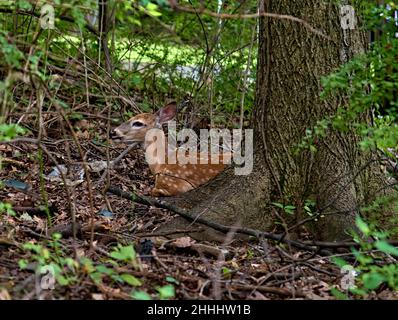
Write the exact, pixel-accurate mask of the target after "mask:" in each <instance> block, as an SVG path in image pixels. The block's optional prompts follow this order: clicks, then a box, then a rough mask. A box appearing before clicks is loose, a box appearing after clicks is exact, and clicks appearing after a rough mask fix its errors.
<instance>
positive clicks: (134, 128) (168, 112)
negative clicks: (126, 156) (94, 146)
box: [111, 102, 177, 143]
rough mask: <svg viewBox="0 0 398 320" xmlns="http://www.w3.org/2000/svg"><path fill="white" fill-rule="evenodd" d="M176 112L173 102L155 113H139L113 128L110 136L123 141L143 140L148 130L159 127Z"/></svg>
mask: <svg viewBox="0 0 398 320" xmlns="http://www.w3.org/2000/svg"><path fill="white" fill-rule="evenodd" d="M176 113H177V104H176V103H175V102H171V103H169V104H167V105H166V106H164V107H163V108H161V109H160V110H159V111H158V112H156V113H155V114H153V113H140V114H138V115H136V116H134V117H132V118H131V119H129V120H128V121H126V122H124V123H122V124H121V125H120V126H118V127H117V128H115V129H114V130H113V131H112V132H111V138H112V139H113V140H115V141H120V142H125V143H134V142H138V143H141V142H144V141H145V135H146V134H147V132H148V131H149V130H151V129H154V128H161V126H162V124H163V123H166V122H168V121H170V120H172V119H173V118H174V117H175V115H176Z"/></svg>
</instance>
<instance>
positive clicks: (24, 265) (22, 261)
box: [18, 259, 29, 270]
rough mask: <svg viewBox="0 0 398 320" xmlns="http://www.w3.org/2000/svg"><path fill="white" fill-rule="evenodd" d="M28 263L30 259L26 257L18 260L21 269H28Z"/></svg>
mask: <svg viewBox="0 0 398 320" xmlns="http://www.w3.org/2000/svg"><path fill="white" fill-rule="evenodd" d="M28 264H29V262H28V260H26V259H20V260H19V261H18V265H19V268H20V269H22V270H23V269H26V268H27V266H28Z"/></svg>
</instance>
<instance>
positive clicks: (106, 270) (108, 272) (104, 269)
mask: <svg viewBox="0 0 398 320" xmlns="http://www.w3.org/2000/svg"><path fill="white" fill-rule="evenodd" d="M95 268H96V269H97V272H100V273H103V274H106V275H108V276H110V275H112V274H114V273H115V271H113V269H110V268H107V267H105V266H104V265H102V264H101V265H99V266H96V267H95Z"/></svg>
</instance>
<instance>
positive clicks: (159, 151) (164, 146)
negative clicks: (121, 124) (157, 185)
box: [144, 133, 169, 174]
mask: <svg viewBox="0 0 398 320" xmlns="http://www.w3.org/2000/svg"><path fill="white" fill-rule="evenodd" d="M144 151H145V158H146V161H147V163H148V165H149V168H150V169H151V172H152V173H153V174H156V173H159V172H160V171H161V168H162V167H163V166H164V165H165V164H167V163H168V158H169V155H168V140H167V137H166V136H165V135H164V133H163V134H159V135H157V136H156V138H155V139H150V140H149V141H145V143H144Z"/></svg>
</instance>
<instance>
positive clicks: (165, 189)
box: [151, 174, 194, 197]
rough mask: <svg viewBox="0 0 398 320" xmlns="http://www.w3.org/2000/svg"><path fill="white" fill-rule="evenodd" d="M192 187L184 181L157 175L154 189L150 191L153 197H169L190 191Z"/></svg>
mask: <svg viewBox="0 0 398 320" xmlns="http://www.w3.org/2000/svg"><path fill="white" fill-rule="evenodd" d="M193 188H194V187H193V185H191V184H190V183H189V182H188V181H185V180H184V179H181V178H177V177H173V176H169V175H163V174H158V175H157V176H156V180H155V187H154V188H153V189H152V190H151V195H152V196H154V197H171V196H176V195H178V194H181V193H184V192H187V191H189V190H192V189H193Z"/></svg>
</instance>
